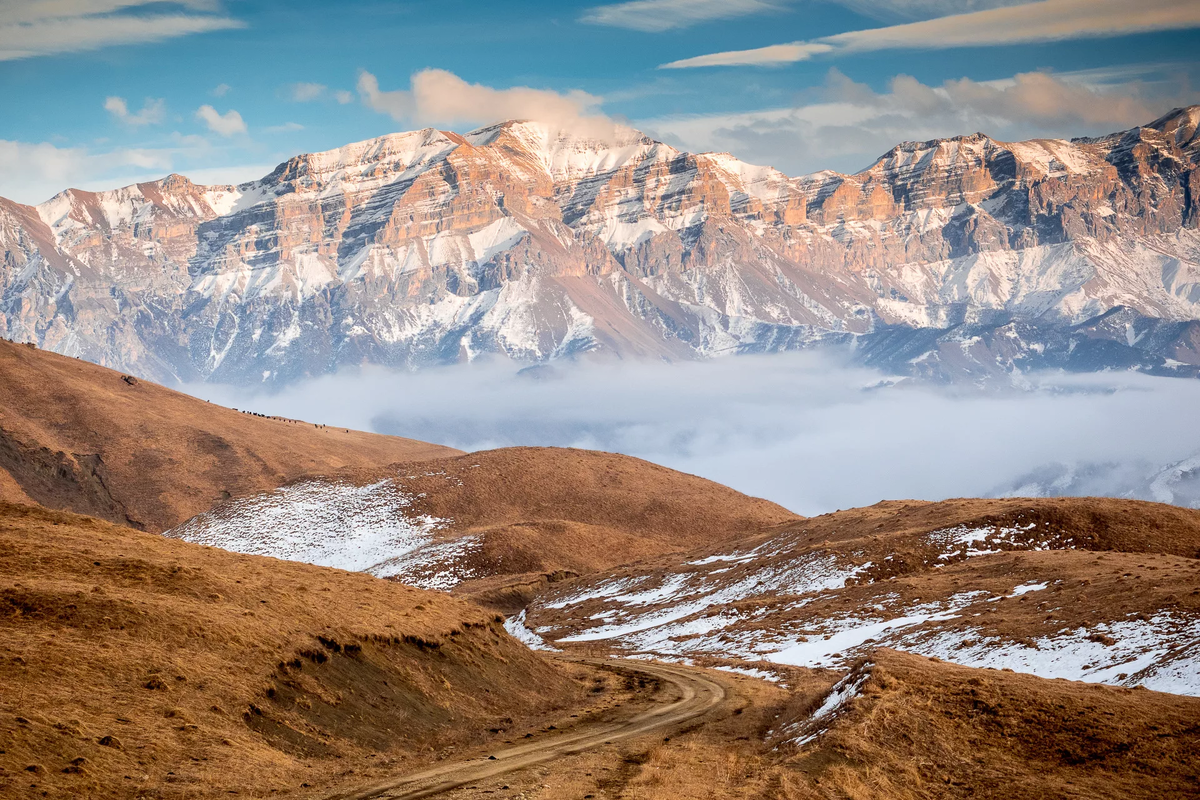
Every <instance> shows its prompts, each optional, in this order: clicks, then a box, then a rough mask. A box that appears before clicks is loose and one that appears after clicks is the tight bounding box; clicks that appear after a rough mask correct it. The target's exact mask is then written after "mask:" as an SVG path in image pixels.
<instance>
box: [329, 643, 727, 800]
mask: <svg viewBox="0 0 1200 800" xmlns="http://www.w3.org/2000/svg"><path fill="white" fill-rule="evenodd" d="M579 661H580V662H581V663H584V664H592V665H594V666H599V667H605V666H619V667H621V668H622V669H626V670H629V671H631V672H640V673H644V674H646V675H650V676H652V677H654V678H657V679H658V680H660V681H663V682H664V683H670V684H672V685H674V686H675V687H676V688H677V689H678V690H679V693H680V698H679V699H678V700H676V701H674V702H672V703H668V704H666V705H661V706H656V707H653V708H650V709H647V710H646V711H643V712H642V713H640V714H638V715H636V716H634V717H631V718H630V719H627V720H624V721H621V722H611V723H606V724H604V725H600V726H588V727H587V729H586V730H581V731H578V732H574V733H572V732H564V733H563V734H559V735H555V736H553V737H552V738H548V737H541V738H539V739H534V740H532V741H529V742H527V743H525V744H520V745H515V746H511V747H507V748H505V749H503V750H495V751H493V752H492V753H491V754H490V755H489V756H484V757H482V758H475V759H471V760H469V761H459V762H456V763H453V764H441V765H439V766H437V767H434V768H432V769H428V770H425V771H424V772H418V773H415V774H412V775H405V776H404V777H399V778H393V779H389V780H387V781H382V782H378V783H375V784H372V785H370V786H363V787H360V788H358V789H354V790H351V791H341V792H336V793H334V794H330V795H325V798H326V800H385V799H386V800H417V798H421V797H432V796H434V795H437V794H440V793H442V792H446V791H449V790H450V789H457V788H458V787H460V786H466V785H467V784H469V783H475V782H477V781H484V780H487V779H489V778H494V777H496V776H498V775H504V774H505V773H509V772H516V771H517V770H520V769H525V768H526V767H531V766H533V765H535V764H541V763H544V762H546V761H551V760H553V759H555V758H559V757H561V756H567V755H571V754H573V753H580V752H582V751H584V750H590V749H591V748H593V747H599V746H601V745H605V744H610V743H612V742H615V741H619V740H621V739H628V738H631V737H634V736H641V735H642V734H645V733H649V732H650V731H653V730H655V729H657V728H665V727H668V726H671V725H678V724H679V723H681V722H686V721H687V720H690V719H694V718H696V717H698V716H700V715H701V714H704V713H705V712H707V711H709V710H710V709H712V708H714V707H715V706H716V705H717V704H718V703H720V702H721V701H722V700H724V699H725V687H724V686H722V685H721V684H720V683H718V682H717V681H715V680H712V679H710V678H708V677H706V676H705V675H702V674H699V673H698V672H694V671H691V670H688V669H684V668H681V667H676V666H672V665H669V664H657V663H647V662H645V661H621V660H617V659H607V660H602V659H579Z"/></svg>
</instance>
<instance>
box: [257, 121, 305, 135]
mask: <svg viewBox="0 0 1200 800" xmlns="http://www.w3.org/2000/svg"><path fill="white" fill-rule="evenodd" d="M302 130H304V126H303V125H301V124H300V123H299V122H285V123H283V124H282V125H271V126H270V127H268V128H263V132H264V133H291V132H292V131H302Z"/></svg>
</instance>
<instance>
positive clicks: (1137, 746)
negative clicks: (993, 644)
mask: <svg viewBox="0 0 1200 800" xmlns="http://www.w3.org/2000/svg"><path fill="white" fill-rule="evenodd" d="M876 661H877V665H876V666H875V667H874V669H873V670H872V673H871V678H870V680H869V681H868V683H867V684H866V686H865V687H864V689H863V692H862V694H861V695H860V697H859V698H858V699H856V700H854V701H852V702H851V703H850V704H849V706H848V709H847V712H846V713H845V715H844V716H843V717H842V718H841V719H839V720H838V721H836V722H835V723H834V724H833V726H832V727H831V729H830V730H829V731H828V732H826V733H825V734H824V735H822V736H821V738H820V739H818V740H817V741H816V742H814V743H813V744H812V745H810V746H809V747H808V748H806V749H804V750H802V751H801V752H800V753H799V754H798V755H796V756H794V757H793V758H792V759H791V760H790V762H789V766H790V767H791V768H792V769H793V770H795V771H796V772H797V773H798V774H797V775H796V776H795V780H793V781H792V784H793V785H794V786H796V787H797V788H798V789H799V788H803V789H804V791H803V792H799V791H798V792H797V794H796V796H798V797H821V798H853V799H854V800H901V799H902V798H903V799H904V800H907V799H908V798H926V797H975V798H980V797H982V798H1006V799H1011V800H1021V799H1023V798H1031V800H1043V798H1047V797H1061V798H1081V800H1082V798H1147V799H1148V800H1161V799H1162V798H1175V797H1180V798H1182V797H1196V796H1197V795H1200V757H1197V753H1200V725H1197V722H1196V720H1197V719H1200V698H1193V697H1179V696H1176V695H1168V694H1160V693H1157V692H1149V691H1146V690H1143V689H1124V688H1116V687H1110V686H1100V685H1095V684H1084V683H1075V682H1071V681H1062V680H1043V679H1041V678H1035V677H1032V676H1029V675H1017V674H1013V673H1009V672H1002V671H995V670H979V669H970V668H967V667H959V666H955V665H951V664H944V663H940V662H935V661H930V660H928V659H924V658H920V657H918V656H913V655H908V654H904V653H895V652H892V651H881V652H880V653H878V654H877V659H876Z"/></svg>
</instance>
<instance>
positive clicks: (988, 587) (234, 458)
mask: <svg viewBox="0 0 1200 800" xmlns="http://www.w3.org/2000/svg"><path fill="white" fill-rule="evenodd" d="M0 357H2V358H4V359H5V361H4V363H5V364H6V365H8V367H7V368H8V371H9V374H11V375H12V376H13V377H14V380H11V381H9V382H7V383H6V384H5V386H4V388H3V391H4V392H5V393H6V397H7V398H8V403H9V405H8V410H7V411H6V412H5V413H6V414H7V415H8V416H6V417H4V419H5V425H4V429H5V430H6V431H10V430H11V431H13V433H12V434H10V436H11V441H15V442H21V443H23V446H22V447H19V448H18V447H11V448H10V449H9V451H8V452H9V456H8V457H7V458H8V460H7V461H6V462H5V463H4V467H5V472H4V473H3V474H5V475H7V478H6V483H5V484H4V485H5V486H6V487H7V488H6V491H8V492H9V494H8V495H6V497H8V498H10V499H11V500H12V501H15V502H6V503H4V504H2V505H0V564H2V565H3V571H2V572H0V685H3V687H4V689H5V691H4V692H3V693H2V694H0V732H2V736H3V741H4V743H5V744H4V745H3V747H0V751H2V752H0V791H2V792H3V793H4V794H5V796H13V797H29V798H35V797H63V798H66V797H77V796H81V795H85V796H89V797H114V798H116V797H139V798H164V799H169V798H176V797H179V798H182V797H201V798H203V797H216V796H218V795H219V796H228V795H230V794H238V795H247V796H252V797H254V796H258V797H264V796H279V797H296V798H301V799H302V800H310V798H311V799H312V800H316V798H335V797H336V798H343V800H344V799H345V798H352V797H353V798H374V797H379V798H386V797H393V798H403V797H407V798H415V797H433V796H440V797H447V798H459V799H461V800H467V799H468V798H470V799H471V800H484V798H494V797H506V798H514V799H515V798H523V799H524V800H534V798H538V799H539V800H549V799H550V798H563V797H570V798H575V797H578V798H587V797H592V798H599V797H606V798H625V799H626V800H668V799H669V798H678V797H691V796H708V797H719V798H730V800H733V799H735V798H736V799H738V800H741V798H746V800H749V799H750V798H759V797H772V798H790V799H794V800H809V799H810V798H812V799H814V800H815V799H816V798H830V800H833V798H846V797H856V796H865V797H878V798H880V799H881V800H892V798H895V799H896V800H899V798H908V797H913V796H937V797H968V796H973V797H996V798H1000V797H1026V796H1033V795H1037V794H1044V793H1045V791H1047V787H1052V789H1053V791H1058V792H1059V793H1060V794H1062V795H1063V796H1088V797H1163V796H1170V797H1174V796H1188V795H1190V794H1193V793H1195V792H1196V791H1197V787H1198V785H1200V783H1198V781H1200V765H1198V763H1197V761H1196V759H1195V758H1194V756H1192V755H1191V754H1192V753H1193V752H1194V751H1195V750H1196V747H1197V741H1196V740H1197V737H1198V736H1200V733H1198V732H1197V730H1196V727H1195V724H1194V717H1195V714H1196V712H1197V711H1198V710H1200V706H1197V704H1200V684H1198V683H1197V680H1196V676H1197V674H1198V672H1200V667H1198V665H1197V659H1198V658H1200V559H1198V556H1200V511H1196V510H1194V509H1185V508H1180V507H1175V506H1167V505H1162V504H1157V503H1147V502H1140V501H1129V500H1115V499H1105V498H1053V499H1045V498H1041V499H1030V498H1011V499H996V500H981V499H958V500H948V501H942V502H918V501H887V502H882V503H879V504H877V505H874V506H871V507H868V508H860V509H849V510H845V511H838V512H836V513H831V514H826V515H822V516H818V517H810V518H804V517H800V516H798V515H796V514H793V513H791V512H789V511H787V510H786V509H784V508H781V507H780V506H778V505H775V504H773V503H770V502H767V501H764V500H760V499H756V498H753V497H748V496H746V495H743V494H741V493H738V492H735V491H733V490H731V489H728V488H726V487H723V486H720V485H719V484H714V483H712V482H710V481H706V480H704V479H701V478H697V477H694V476H691V475H686V474H683V473H679V472H676V471H673V470H669V469H666V468H664V467H660V466H657V465H655V464H651V463H649V462H645V461H641V460H638V459H634V458H630V457H627V456H621V455H616V454H609V453H599V452H593V451H587V450H574V449H564V448H522V447H517V448H502V449H498V450H491V451H480V452H475V453H466V454H461V453H458V452H457V451H453V450H448V449H446V448H438V447H436V446H434V445H427V444H424V443H422V442H418V441H414V440H407V439H397V438H393V437H386V436H379V435H376V434H368V433H357V432H351V431H348V430H346V429H330V428H327V427H324V426H322V425H314V424H313V423H308V422H302V421H299V420H288V419H282V418H267V417H261V416H257V415H253V414H247V413H244V412H237V411H234V410H231V409H223V408H220V407H219V406H215V405H213V404H211V403H204V402H202V401H198V400H195V399H193V398H188V397H186V396H184V395H179V394H177V393H175V392H172V391H170V390H168V389H166V388H164V387H161V386H157V385H155V384H152V383H150V382H148V381H144V380H137V379H132V380H126V379H125V378H126V377H127V376H122V374H121V373H118V372H114V371H111V370H107V369H104V368H102V367H98V366H94V365H90V364H86V363H84V362H81V361H78V360H76V359H71V358H66V357H63V356H59V355H55V354H48V353H44V352H42V351H40V350H36V349H34V348H31V347H29V346H26V345H17V344H12V343H0ZM217 435H219V436H221V438H222V439H223V440H224V441H225V442H226V445H225V446H223V447H222V448H221V449H220V451H219V452H214V451H212V450H211V448H210V449H209V450H205V449H204V442H206V441H211V438H209V437H215V436H217ZM35 445H36V446H35ZM83 453H91V454H93V456H94V457H93V458H92V459H91V460H88V459H86V458H84V456H83V455H82V454H83ZM48 464H49V465H58V466H55V467H48V466H46V465H48ZM81 464H92V465H94V467H95V468H94V469H93V471H92V473H90V474H91V475H92V477H91V478H90V479H87V480H83V479H81V478H80V475H81V469H82V467H81V466H80V465H81ZM89 487H90V488H89ZM101 488H102V489H103V490H104V492H105V494H103V495H101V494H99V491H100V489H101ZM87 492H91V494H88V493H87ZM98 497H104V498H108V500H109V501H110V505H97V504H96V498H98ZM35 501H37V502H35ZM87 502H92V503H93V505H91V506H88V505H86V503H87ZM117 503H119V504H120V505H117ZM114 508H115V509H120V511H121V513H120V514H114V513H112V509H114ZM192 509H196V511H197V513H196V514H195V515H193V516H191V517H190V518H188V517H184V515H185V514H186V513H187V512H188V511H189V510H192ZM80 510H84V511H87V510H92V511H93V513H94V514H95V515H96V516H84V515H81V514H79V513H78V511H80ZM103 514H108V515H109V516H110V519H107V520H106V519H101V518H99V517H100V516H101V515H103ZM142 528H144V529H145V530H143V529H142ZM306 562H307V563H306ZM1013 742H1017V743H1019V746H1016V747H1014V746H1013ZM914 763H916V764H920V765H922V766H921V768H920V769H918V770H914V769H913V767H912V764H914Z"/></svg>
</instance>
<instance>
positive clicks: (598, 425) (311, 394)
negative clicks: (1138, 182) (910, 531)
mask: <svg viewBox="0 0 1200 800" xmlns="http://www.w3.org/2000/svg"><path fill="white" fill-rule="evenodd" d="M1027 377H1028V386H1027V388H1024V389H1021V390H1016V389H1014V390H1005V391H995V390H989V391H983V390H980V389H977V388H974V387H962V386H958V387H943V386H930V385H920V384H915V383H909V382H903V381H901V382H899V383H897V382H895V381H894V379H889V378H886V377H885V376H883V375H881V374H879V373H876V372H872V371H870V370H865V369H858V368H851V367H846V366H844V365H842V364H839V363H836V362H833V361H830V360H828V359H827V358H826V357H823V356H821V355H819V354H812V353H797V354H781V355H771V356H746V357H737V358H725V359H718V360H714V361H708V362H690V363H678V364H665V363H658V362H636V361H634V362H631V361H611V362H603V363H594V362H583V363H565V364H556V365H554V366H541V367H533V368H526V369H522V365H516V364H513V363H511V362H507V361H499V360H497V361H490V362H476V363H472V364H465V365H459V366H454V367H445V368H438V369H430V370H425V371H421V372H415V373H413V372H405V371H398V370H389V369H383V368H368V369H362V370H352V371H346V370H343V371H342V372H340V373H338V374H336V375H329V376H324V377H320V378H315V379H312V380H309V381H305V382H302V383H299V384H294V385H291V386H289V387H286V388H283V389H275V390H266V389H246V388H240V387H230V386H220V385H208V384H204V385H193V386H190V387H188V391H190V392H191V393H193V394H195V395H197V396H201V397H204V398H205V399H209V400H212V401H214V402H219V403H222V404H224V405H229V406H234V407H237V408H242V409H250V410H254V411H258V412H261V413H267V414H279V415H283V416H288V417H295V418H300V419H306V420H310V421H315V422H323V423H326V424H328V425H333V426H338V427H347V428H358V429H363V430H372V431H377V432H380V433H390V434H396V435H400V436H408V437H412V438H416V439H422V440H426V441H432V442H439V443H442V444H447V445H451V446H453V447H458V448H461V449H463V450H481V449H488V448H494V447H506V446H510V445H558V446H567V447H584V448H592V449H598V450H608V451H613V452H619V453H625V454H628V455H632V456H637V457H640V458H644V459H647V460H650V461H654V462H657V463H659V464H664V465H666V466H669V467H672V468H674V469H678V470H682V471H684V472H690V473H693V474H696V475H702V476H704V477H706V478H710V479H712V480H715V481H718V482H720V483H724V484H727V485H729V486H732V487H734V488H736V489H739V490H741V491H743V492H747V493H749V494H753V495H757V496H760V497H766V498H769V499H771V500H774V501H776V502H778V503H780V504H782V505H784V506H786V507H788V508H790V509H792V510H793V511H796V512H798V513H801V514H805V515H812V514H820V513H823V512H827V511H833V510H835V509H839V508H849V507H853V506H861V505H870V504H872V503H875V502H877V501H879V500H883V499H898V498H916V499H928V500H936V499H942V498H946V497H961V496H995V495H1005V494H1020V495H1045V494H1075V495H1110V496H1131V497H1141V498H1145V499H1157V500H1163V501H1167V502H1176V503H1179V504H1181V505H1194V504H1196V505H1200V459H1196V458H1195V455H1196V454H1200V422H1197V418H1196V409H1198V408H1200V382H1198V381H1190V380H1182V379H1172V378H1152V377H1148V376H1144V375H1140V374H1135V373H1117V374H1114V373H1102V374H1091V375H1063V374H1053V375H1049V374H1047V375H1037V376H1027ZM1189 458H1190V459H1192V461H1188V459H1189ZM1172 465H1174V469H1173V470H1172V469H1171V467H1172ZM1164 470H1165V472H1164Z"/></svg>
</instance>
